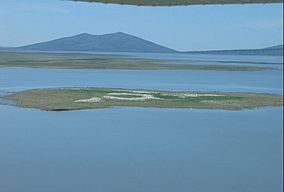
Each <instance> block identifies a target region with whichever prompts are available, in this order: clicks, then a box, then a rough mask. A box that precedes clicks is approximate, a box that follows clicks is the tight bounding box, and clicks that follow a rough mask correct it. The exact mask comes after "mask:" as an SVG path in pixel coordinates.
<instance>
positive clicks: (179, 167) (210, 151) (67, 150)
mask: <svg viewBox="0 0 284 192" xmlns="http://www.w3.org/2000/svg"><path fill="white" fill-rule="evenodd" d="M226 57H227V56H226ZM282 80H283V74H282V72H281V70H272V71H262V72H220V71H127V70H63V69H60V70H55V69H27V68H0V93H1V92H2V93H5V92H7V91H17V90H25V89H30V88H37V87H61V86H67V87H68V86H99V87H126V88H147V89H172V90H204V91H206V90H217V91H246V92H266V93H278V94H282V93H283V89H282ZM282 113H283V108H279V107H278V108H261V109H254V110H242V111H225V110H192V109H155V108H135V107H116V108H108V109H99V110H81V111H69V112H45V111H40V110H37V109H23V108H17V107H11V106H5V105H0V191H1V192H2V191H3V192H38V191H40V192H57V191H58V192H59V191H60V192H65V191H66V192H78V191H82V192H94V191H95V192H145V191H146V192H173V191H177V192H188V191H190V192H215V191H216V192H240V191H241V192H255V191H257V192H267V191H273V192H281V191H282V169H283V166H282V163H283V160H282V154H283V153H282V142H283V138H282V134H283V130H282V127H283V117H282Z"/></svg>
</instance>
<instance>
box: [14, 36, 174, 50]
mask: <svg viewBox="0 0 284 192" xmlns="http://www.w3.org/2000/svg"><path fill="white" fill-rule="evenodd" d="M17 49H18V50H24V51H82V52H83V51H90V52H149V53H174V52H176V51H175V50H173V49H170V48H167V47H164V46H161V45H158V44H156V43H152V42H150V41H147V40H144V39H141V38H139V37H135V36H133V35H129V34H126V33H122V32H117V33H111V34H105V35H91V34H87V33H82V34H79V35H75V36H72V37H65V38H61V39H56V40H52V41H48V42H43V43H37V44H32V45H27V46H23V47H19V48H17Z"/></svg>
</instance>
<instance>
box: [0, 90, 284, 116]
mask: <svg viewBox="0 0 284 192" xmlns="http://www.w3.org/2000/svg"><path fill="white" fill-rule="evenodd" d="M2 99H7V100H10V101H14V102H10V105H11V103H14V105H16V106H18V107H24V108H36V109H41V110H46V111H70V110H79V109H99V108H107V107H115V106H135V107H156V108H193V109H224V110H241V109H251V108H258V107H273V106H283V95H277V94H265V93H242V92H196V91H164V90H163V91H162V90H143V89H124V88H82V87H74V88H43V89H31V90H25V91H22V92H15V93H11V94H9V95H6V96H2Z"/></svg>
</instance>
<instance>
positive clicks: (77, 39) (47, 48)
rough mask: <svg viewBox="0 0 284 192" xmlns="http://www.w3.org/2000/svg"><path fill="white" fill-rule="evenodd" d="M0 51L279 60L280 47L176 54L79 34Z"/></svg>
mask: <svg viewBox="0 0 284 192" xmlns="http://www.w3.org/2000/svg"><path fill="white" fill-rule="evenodd" d="M0 51H44V52H61V51H63V52H65V51H66V52H144V53H182V54H213V55H271V56H282V55H283V45H282V44H280V45H276V46H271V47H265V48H261V49H232V50H205V51H176V50H174V49H171V48H168V47H165V46H162V45H159V44H157V43H154V42H151V41H148V40H145V39H142V38H140V37H137V36H134V35H130V34H127V33H123V32H116V33H107V34H103V35H92V34H89V33H80V34H77V35H73V36H68V37H63V38H59V39H54V40H51V41H45V42H40V43H35V44H31V45H26V46H21V47H0Z"/></svg>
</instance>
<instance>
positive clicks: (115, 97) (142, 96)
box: [104, 93, 160, 101]
mask: <svg viewBox="0 0 284 192" xmlns="http://www.w3.org/2000/svg"><path fill="white" fill-rule="evenodd" d="M119 96H134V97H119ZM104 98H105V99H112V100H125V101H145V100H151V99H160V98H158V97H155V96H153V95H150V94H142V93H108V94H107V95H105V96H104Z"/></svg>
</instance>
